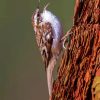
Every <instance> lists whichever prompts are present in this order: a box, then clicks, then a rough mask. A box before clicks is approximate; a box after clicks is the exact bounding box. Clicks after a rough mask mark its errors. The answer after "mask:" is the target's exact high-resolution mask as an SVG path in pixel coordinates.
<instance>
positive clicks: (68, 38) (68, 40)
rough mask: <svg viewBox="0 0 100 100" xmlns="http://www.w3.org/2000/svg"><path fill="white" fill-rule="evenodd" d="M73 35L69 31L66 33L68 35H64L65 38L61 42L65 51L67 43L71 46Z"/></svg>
mask: <svg viewBox="0 0 100 100" xmlns="http://www.w3.org/2000/svg"><path fill="white" fill-rule="evenodd" d="M71 34H72V32H71V30H69V31H68V32H67V33H66V35H64V36H63V37H62V39H61V41H63V42H62V43H63V48H64V49H66V47H65V43H66V42H67V43H68V44H69V42H70V35H71Z"/></svg>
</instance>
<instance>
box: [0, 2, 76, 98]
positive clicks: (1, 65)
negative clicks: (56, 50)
mask: <svg viewBox="0 0 100 100" xmlns="http://www.w3.org/2000/svg"><path fill="white" fill-rule="evenodd" d="M74 1H75V0H41V6H42V7H43V6H44V5H45V4H46V3H48V2H50V6H49V7H48V9H49V10H50V11H52V12H53V13H54V14H55V15H57V16H59V18H60V20H61V21H62V23H63V27H64V32H67V30H68V29H70V27H71V26H72V19H73V8H74ZM36 5H37V0H0V100H48V89H47V81H46V73H45V70H44V66H43V62H42V59H41V56H40V53H39V50H38V48H37V45H36V41H35V37H34V31H33V28H32V25H31V15H32V12H33V11H34V10H35V8H36ZM55 72H56V71H55Z"/></svg>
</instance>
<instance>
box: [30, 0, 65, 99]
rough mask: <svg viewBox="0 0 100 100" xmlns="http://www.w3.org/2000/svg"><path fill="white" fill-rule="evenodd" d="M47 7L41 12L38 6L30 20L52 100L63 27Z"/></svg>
mask: <svg viewBox="0 0 100 100" xmlns="http://www.w3.org/2000/svg"><path fill="white" fill-rule="evenodd" d="M39 3H40V1H39ZM48 5H49V3H48V4H46V6H45V7H44V8H43V10H41V9H40V6H39V5H38V7H37V8H36V10H35V11H34V12H33V14H32V18H31V19H32V26H33V29H34V32H35V37H36V42H37V45H38V48H39V50H40V53H41V56H42V59H43V62H44V64H45V71H46V73H47V86H48V92H49V100H52V86H53V70H54V67H55V65H56V63H57V60H58V58H59V55H60V54H61V50H62V41H61V38H62V37H63V27H62V23H61V21H60V20H59V18H58V17H57V16H56V15H54V14H53V13H52V12H51V11H49V10H47V7H48Z"/></svg>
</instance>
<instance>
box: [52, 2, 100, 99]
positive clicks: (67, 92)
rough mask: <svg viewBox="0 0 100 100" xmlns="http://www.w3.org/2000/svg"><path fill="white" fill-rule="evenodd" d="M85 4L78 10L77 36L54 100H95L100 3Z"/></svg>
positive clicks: (99, 62) (62, 67) (56, 84)
mask: <svg viewBox="0 0 100 100" xmlns="http://www.w3.org/2000/svg"><path fill="white" fill-rule="evenodd" d="M83 1H84V2H82V5H81V6H82V7H79V6H78V7H79V8H80V10H77V11H76V10H75V11H76V12H77V14H75V16H74V20H75V21H74V23H75V25H74V26H73V27H72V29H71V31H72V32H73V34H71V37H70V38H71V41H70V44H69V46H68V47H67V50H65V51H64V53H63V56H62V59H61V63H60V66H59V69H58V77H57V79H56V80H55V82H54V84H53V93H52V100H94V99H95V94H94V92H93V91H94V90H93V88H92V85H93V84H95V83H93V82H95V81H94V79H95V78H96V77H97V76H100V0H83ZM97 81H98V80H97ZM99 95H100V92H99ZM96 99H97V98H96ZM96 99H95V100H96ZM98 100H99V99H98Z"/></svg>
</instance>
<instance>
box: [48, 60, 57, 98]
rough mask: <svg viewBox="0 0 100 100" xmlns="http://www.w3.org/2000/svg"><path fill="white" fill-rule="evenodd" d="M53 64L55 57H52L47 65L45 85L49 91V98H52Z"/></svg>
mask: <svg viewBox="0 0 100 100" xmlns="http://www.w3.org/2000/svg"><path fill="white" fill-rule="evenodd" d="M55 64H56V59H55V58H52V59H51V61H50V63H49V65H48V67H47V85H48V91H49V100H52V85H53V69H54V66H55Z"/></svg>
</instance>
